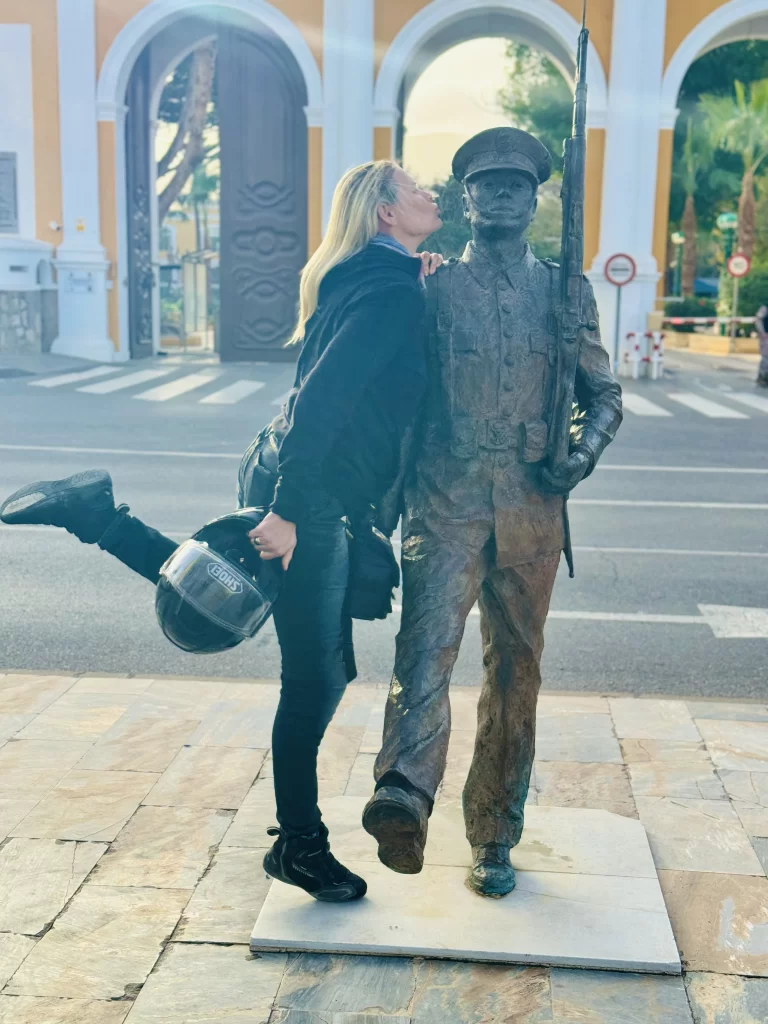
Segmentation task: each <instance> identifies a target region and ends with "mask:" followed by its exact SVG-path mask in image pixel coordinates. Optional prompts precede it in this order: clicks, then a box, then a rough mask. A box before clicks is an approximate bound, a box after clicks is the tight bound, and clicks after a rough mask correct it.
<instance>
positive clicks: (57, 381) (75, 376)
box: [29, 366, 121, 388]
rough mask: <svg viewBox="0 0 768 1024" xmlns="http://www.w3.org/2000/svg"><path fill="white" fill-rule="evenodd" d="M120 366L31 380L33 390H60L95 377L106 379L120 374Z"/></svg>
mask: <svg viewBox="0 0 768 1024" xmlns="http://www.w3.org/2000/svg"><path fill="white" fill-rule="evenodd" d="M120 372H121V367H119V366H96V367H94V369H92V370H76V371H75V372H74V373H62V374H60V375H59V376H58V377H45V378H44V379H43V380H31V381H30V382H29V386H30V387H31V388H58V387H60V386H61V385H62V384H76V383H77V382H78V381H81V380H90V379H92V378H93V377H106V376H107V374H110V373H120Z"/></svg>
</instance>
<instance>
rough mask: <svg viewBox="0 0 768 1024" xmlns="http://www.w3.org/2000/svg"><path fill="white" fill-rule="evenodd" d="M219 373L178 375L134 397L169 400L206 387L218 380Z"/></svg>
mask: <svg viewBox="0 0 768 1024" xmlns="http://www.w3.org/2000/svg"><path fill="white" fill-rule="evenodd" d="M218 376H219V375H218V373H188V374H187V375H186V377H178V378H177V379H176V380H172V381H169V382H168V383H167V384H160V385H159V387H156V388H150V389H149V391H142V392H141V393H140V394H138V395H134V396H133V397H134V398H140V399H141V400H142V401H143V402H167V401H168V399H169V398H177V397H178V396H179V395H185V394H186V393H187V392H188V391H194V390H195V388H202V387H205V385H206V384H210V383H211V382H212V381H214V380H216V378H217V377H218Z"/></svg>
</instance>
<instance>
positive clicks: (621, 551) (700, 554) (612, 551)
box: [0, 453, 768, 558]
mask: <svg viewBox="0 0 768 1024" xmlns="http://www.w3.org/2000/svg"><path fill="white" fill-rule="evenodd" d="M153 454H155V453H153ZM55 529H56V528H55V527H51V526H28V525H14V526H7V525H5V524H4V523H0V532H2V531H3V530H14V531H16V532H18V531H19V530H22V531H23V530H26V531H27V532H30V533H37V532H39V531H44V532H49V533H51V535H52V536H57V537H58V536H62V537H64V536H65V534H64V533H63V532H61V531H58V532H55ZM155 529H158V527H155ZM160 532H161V533H164V534H165V535H166V537H173V538H178V537H187V536H189V532H191V531H189V532H187V533H185V532H184V530H160ZM392 546H393V547H394V548H396V549H397V548H399V547H400V546H401V545H400V541H399V540H396V539H395V538H393V539H392ZM573 550H574V552H576V554H609V555H662V556H664V557H666V556H667V555H678V556H682V557H686V558H768V551H703V550H702V551H699V550H694V549H690V550H689V549H686V548H600V547H592V546H590V545H578V544H577V545H574V548H573Z"/></svg>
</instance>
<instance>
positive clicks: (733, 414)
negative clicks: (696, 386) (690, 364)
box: [667, 391, 749, 420]
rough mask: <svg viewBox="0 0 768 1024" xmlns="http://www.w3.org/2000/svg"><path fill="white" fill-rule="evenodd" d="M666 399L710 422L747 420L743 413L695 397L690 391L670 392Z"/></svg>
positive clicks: (699, 396)
mask: <svg viewBox="0 0 768 1024" xmlns="http://www.w3.org/2000/svg"><path fill="white" fill-rule="evenodd" d="M667 398H671V399H672V401H673V402H679V403H680V405H685V406H687V407H688V408H689V409H693V410H694V412H700V413H701V415H702V416H708V417H709V419H712V420H748V419H749V416H747V414H746V413H744V412H738V411H737V410H736V409H729V408H728V406H727V405H720V403H719V402H713V401H712V399H710V398H704V397H703V396H702V395H696V394H694V393H693V392H692V391H674V392H672V391H670V392H668V394H667Z"/></svg>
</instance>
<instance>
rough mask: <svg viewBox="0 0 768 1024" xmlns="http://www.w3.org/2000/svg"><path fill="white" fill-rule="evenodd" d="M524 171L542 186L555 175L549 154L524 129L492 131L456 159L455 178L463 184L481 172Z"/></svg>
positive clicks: (472, 141)
mask: <svg viewBox="0 0 768 1024" xmlns="http://www.w3.org/2000/svg"><path fill="white" fill-rule="evenodd" d="M499 168H510V169H512V170H515V171H523V172H524V173H525V174H528V175H530V177H531V178H533V179H534V181H535V182H536V183H537V184H538V185H541V184H542V182H545V181H546V180H547V179H548V178H549V176H550V174H551V173H552V157H551V156H550V155H549V150H548V149H547V147H546V146H544V145H543V144H542V143H541V142H539V140H538V139H537V138H536V137H535V136H534V135H531V134H530V133H529V132H524V131H522V130H521V129H520V128H488V129H487V130H486V131H484V132H480V133H479V134H477V135H473V136H472V138H471V139H469V140H468V141H467V142H465V143H464V145H463V146H461V148H460V149H459V150H458V152H457V153H456V155H455V156H454V158H453V175H454V177H455V178H457V179H458V180H459V181H461V182H463V181H465V180H466V179H467V178H470V177H472V175H474V174H479V173H480V172H481V171H493V170H498V169H499Z"/></svg>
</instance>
